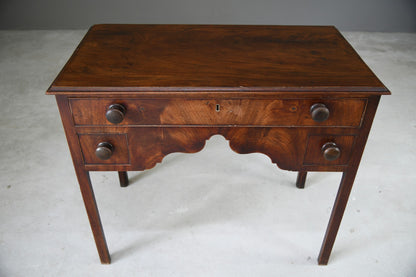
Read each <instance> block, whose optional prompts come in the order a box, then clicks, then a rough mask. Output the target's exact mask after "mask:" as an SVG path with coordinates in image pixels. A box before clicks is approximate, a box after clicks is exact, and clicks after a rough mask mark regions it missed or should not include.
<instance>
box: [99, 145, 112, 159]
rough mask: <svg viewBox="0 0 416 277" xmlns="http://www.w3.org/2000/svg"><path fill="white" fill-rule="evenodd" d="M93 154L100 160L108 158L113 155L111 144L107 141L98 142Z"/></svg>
mask: <svg viewBox="0 0 416 277" xmlns="http://www.w3.org/2000/svg"><path fill="white" fill-rule="evenodd" d="M95 155H96V156H97V158H99V159H100V160H108V159H109V158H111V155H113V146H112V145H111V144H110V143H108V142H100V143H99V144H98V145H97V149H95Z"/></svg>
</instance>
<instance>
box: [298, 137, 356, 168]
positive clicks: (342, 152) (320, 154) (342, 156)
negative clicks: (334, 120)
mask: <svg viewBox="0 0 416 277" xmlns="http://www.w3.org/2000/svg"><path fill="white" fill-rule="evenodd" d="M355 138H356V136H355V135H330V134H327V135H321V134H319V135H315V134H313V135H309V136H308V140H307V145H306V152H305V158H304V160H303V165H306V166H307V165H324V166H328V165H331V166H332V165H342V166H346V165H347V164H348V162H349V160H350V157H351V153H352V149H353V147H354V142H355ZM329 144H330V145H329ZM325 145H327V146H332V147H335V148H336V149H337V151H339V152H338V153H339V156H338V157H336V158H334V160H327V159H326V158H325V155H324V150H325Z"/></svg>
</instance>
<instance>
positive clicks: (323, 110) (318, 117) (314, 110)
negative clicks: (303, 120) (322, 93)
mask: <svg viewBox="0 0 416 277" xmlns="http://www.w3.org/2000/svg"><path fill="white" fill-rule="evenodd" d="M311 116H312V119H313V120H314V121H316V122H323V121H325V120H327V119H328V117H329V109H328V108H327V107H326V106H325V104H321V103H318V104H313V105H312V106H311Z"/></svg>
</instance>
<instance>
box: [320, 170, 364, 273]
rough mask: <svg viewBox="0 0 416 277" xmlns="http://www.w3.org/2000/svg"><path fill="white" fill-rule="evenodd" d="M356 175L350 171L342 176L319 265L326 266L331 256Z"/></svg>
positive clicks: (355, 171)
mask: <svg viewBox="0 0 416 277" xmlns="http://www.w3.org/2000/svg"><path fill="white" fill-rule="evenodd" d="M356 173H357V169H350V170H347V171H344V173H343V175H342V179H341V184H340V186H339V189H338V194H337V197H336V199H335V203H334V207H333V208H332V213H331V217H330V219H329V223H328V227H327V229H326V233H325V238H324V241H323V242H322V247H321V251H320V253H319V257H318V264H319V265H326V264H328V260H329V256H330V255H331V251H332V247H333V246H334V242H335V238H336V236H337V233H338V229H339V225H340V224H341V220H342V216H343V214H344V211H345V207H346V205H347V202H348V197H349V195H350V192H351V189H352V185H353V183H354V179H355V175H356Z"/></svg>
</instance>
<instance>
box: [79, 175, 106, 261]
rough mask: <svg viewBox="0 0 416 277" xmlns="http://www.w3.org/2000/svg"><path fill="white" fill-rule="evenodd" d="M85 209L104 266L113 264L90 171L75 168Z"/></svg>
mask: <svg viewBox="0 0 416 277" xmlns="http://www.w3.org/2000/svg"><path fill="white" fill-rule="evenodd" d="M75 172H76V174H77V178H78V183H79V187H80V189H81V194H82V198H83V200H84V205H85V209H86V210H87V214H88V219H89V221H90V225H91V229H92V233H93V235H94V240H95V244H96V246H97V250H98V255H99V256H100V260H101V263H102V264H109V263H111V258H110V253H109V252H108V248H107V242H106V240H105V236H104V231H103V226H102V225H101V219H100V214H99V213H98V208H97V203H96V201H95V196H94V191H93V189H92V186H91V180H90V175H89V173H88V171H85V170H83V169H79V168H75Z"/></svg>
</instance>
